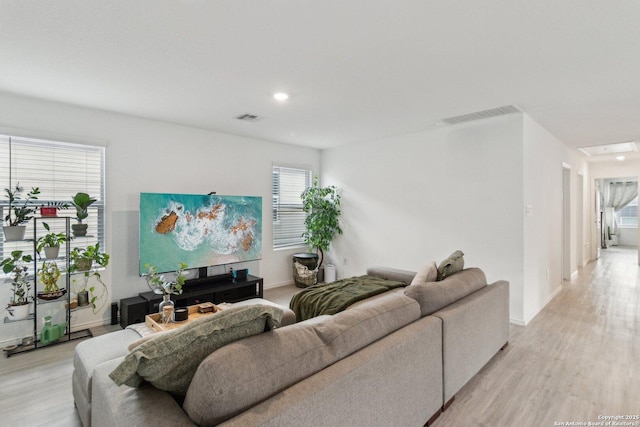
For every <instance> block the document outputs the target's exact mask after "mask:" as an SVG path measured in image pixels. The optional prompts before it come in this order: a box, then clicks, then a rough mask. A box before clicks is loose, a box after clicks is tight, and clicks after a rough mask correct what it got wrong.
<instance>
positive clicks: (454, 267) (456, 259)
mask: <svg viewBox="0 0 640 427" xmlns="http://www.w3.org/2000/svg"><path fill="white" fill-rule="evenodd" d="M463 255H464V254H463V253H462V251H455V252H454V253H452V254H451V255H449V257H448V258H447V259H445V260H444V261H442V262H441V263H440V265H439V266H438V281H440V280H442V279H444V278H445V277H448V276H451V275H452V274H453V273H457V272H458V271H462V269H463V268H464V258H463Z"/></svg>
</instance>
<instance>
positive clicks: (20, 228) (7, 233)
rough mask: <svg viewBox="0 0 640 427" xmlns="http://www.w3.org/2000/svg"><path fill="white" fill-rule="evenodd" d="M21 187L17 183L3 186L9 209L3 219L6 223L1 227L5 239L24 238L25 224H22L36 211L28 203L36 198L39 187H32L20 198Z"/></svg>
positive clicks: (22, 189)
mask: <svg viewBox="0 0 640 427" xmlns="http://www.w3.org/2000/svg"><path fill="white" fill-rule="evenodd" d="M23 191H24V188H23V187H20V183H18V184H17V185H16V186H15V188H13V189H11V188H5V189H4V192H5V197H6V198H7V199H9V210H8V212H7V215H5V217H4V220H5V222H6V223H7V225H5V226H4V227H3V231H4V237H5V240H10V241H13V240H22V239H24V233H25V230H26V226H24V225H22V224H25V223H26V222H28V221H29V220H30V219H31V218H33V214H34V213H35V211H36V208H35V207H32V206H30V205H29V203H30V202H31V201H32V200H37V199H38V194H40V189H39V188H38V187H33V188H31V190H30V191H29V192H28V193H27V195H26V197H25V198H24V199H23V198H22V192H23Z"/></svg>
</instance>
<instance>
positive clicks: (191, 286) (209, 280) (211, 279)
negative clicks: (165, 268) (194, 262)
mask: <svg viewBox="0 0 640 427" xmlns="http://www.w3.org/2000/svg"><path fill="white" fill-rule="evenodd" d="M200 270H202V269H200ZM204 270H205V274H204V275H203V274H202V271H200V273H201V274H200V276H199V277H197V278H195V279H189V280H186V281H185V282H184V286H183V287H182V291H183V292H193V291H194V290H199V289H203V288H208V287H212V286H216V285H218V284H221V283H232V282H233V273H224V274H217V275H215V276H207V274H206V268H205V269H204Z"/></svg>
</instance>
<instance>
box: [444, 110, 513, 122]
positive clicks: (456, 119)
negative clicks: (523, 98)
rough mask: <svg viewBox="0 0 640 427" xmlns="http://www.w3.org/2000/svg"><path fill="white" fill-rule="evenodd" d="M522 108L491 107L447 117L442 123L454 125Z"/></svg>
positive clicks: (501, 114) (502, 114)
mask: <svg viewBox="0 0 640 427" xmlns="http://www.w3.org/2000/svg"><path fill="white" fill-rule="evenodd" d="M521 112H522V110H520V108H518V107H516V106H515V105H505V106H503V107H498V108H492V109H490V110H483V111H476V112H475V113H469V114H463V115H461V116H455V117H448V118H446V119H443V120H442V121H443V122H444V123H448V124H450V125H456V124H458V123H464V122H470V121H472V120H480V119H486V118H489V117H496V116H504V115H506V114H512V113H521Z"/></svg>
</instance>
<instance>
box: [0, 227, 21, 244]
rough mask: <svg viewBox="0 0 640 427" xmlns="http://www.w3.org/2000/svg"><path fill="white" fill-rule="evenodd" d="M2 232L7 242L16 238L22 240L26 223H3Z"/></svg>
mask: <svg viewBox="0 0 640 427" xmlns="http://www.w3.org/2000/svg"><path fill="white" fill-rule="evenodd" d="M2 230H3V232H4V240H6V241H7V242H15V241H17V240H24V233H25V231H27V226H26V225H14V226H8V225H5V226H3V227H2Z"/></svg>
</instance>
